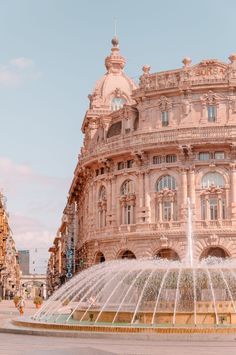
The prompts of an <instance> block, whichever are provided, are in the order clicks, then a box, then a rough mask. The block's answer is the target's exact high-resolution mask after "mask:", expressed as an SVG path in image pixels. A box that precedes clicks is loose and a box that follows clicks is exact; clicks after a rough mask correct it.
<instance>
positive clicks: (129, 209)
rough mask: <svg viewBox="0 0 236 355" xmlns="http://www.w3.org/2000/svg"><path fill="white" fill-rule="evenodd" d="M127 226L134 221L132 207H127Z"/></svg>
mask: <svg viewBox="0 0 236 355" xmlns="http://www.w3.org/2000/svg"><path fill="white" fill-rule="evenodd" d="M125 209H126V211H125V212H126V221H125V222H126V224H131V223H132V221H131V206H126V208H125Z"/></svg>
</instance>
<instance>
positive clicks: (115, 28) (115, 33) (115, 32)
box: [114, 17, 117, 37]
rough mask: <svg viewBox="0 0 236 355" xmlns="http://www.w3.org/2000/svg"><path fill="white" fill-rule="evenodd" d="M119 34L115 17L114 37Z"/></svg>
mask: <svg viewBox="0 0 236 355" xmlns="http://www.w3.org/2000/svg"><path fill="white" fill-rule="evenodd" d="M116 36H117V18H116V17H115V18H114V37H116Z"/></svg>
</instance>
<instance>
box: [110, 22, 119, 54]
mask: <svg viewBox="0 0 236 355" xmlns="http://www.w3.org/2000/svg"><path fill="white" fill-rule="evenodd" d="M111 43H112V46H113V48H116V47H118V46H119V40H118V37H117V18H114V37H113V38H112V40H111Z"/></svg>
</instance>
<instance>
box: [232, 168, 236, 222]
mask: <svg viewBox="0 0 236 355" xmlns="http://www.w3.org/2000/svg"><path fill="white" fill-rule="evenodd" d="M231 211H232V219H235V220H236V166H235V165H232V167H231Z"/></svg>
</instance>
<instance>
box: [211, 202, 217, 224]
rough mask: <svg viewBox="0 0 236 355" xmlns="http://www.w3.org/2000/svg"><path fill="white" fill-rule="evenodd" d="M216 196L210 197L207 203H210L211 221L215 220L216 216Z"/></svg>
mask: <svg viewBox="0 0 236 355" xmlns="http://www.w3.org/2000/svg"><path fill="white" fill-rule="evenodd" d="M217 202H218V201H217V198H210V199H209V205H210V219H211V221H215V220H217V218H218V213H217V212H218V211H217V209H218V206H217Z"/></svg>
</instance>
